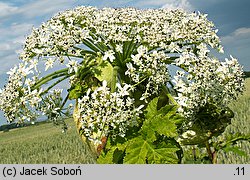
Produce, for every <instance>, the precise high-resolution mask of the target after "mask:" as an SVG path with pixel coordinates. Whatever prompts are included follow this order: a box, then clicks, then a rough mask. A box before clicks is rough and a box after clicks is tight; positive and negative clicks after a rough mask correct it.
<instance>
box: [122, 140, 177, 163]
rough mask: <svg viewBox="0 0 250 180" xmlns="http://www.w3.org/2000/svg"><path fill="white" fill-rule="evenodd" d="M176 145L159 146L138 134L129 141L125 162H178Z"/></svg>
mask: <svg viewBox="0 0 250 180" xmlns="http://www.w3.org/2000/svg"><path fill="white" fill-rule="evenodd" d="M178 150H179V148H177V147H176V146H175V145H172V146H170V145H167V144H165V146H161V147H160V148H157V147H156V146H155V145H154V144H153V143H151V142H149V141H148V140H145V139H143V137H142V136H138V137H136V138H134V139H132V140H130V141H129V142H128V146H127V148H126V156H125V158H124V163H127V164H147V163H150V164H151V163H171V164H173V163H178V158H177V156H176V151H178Z"/></svg>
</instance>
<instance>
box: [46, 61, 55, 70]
mask: <svg viewBox="0 0 250 180" xmlns="http://www.w3.org/2000/svg"><path fill="white" fill-rule="evenodd" d="M54 62H55V60H54V59H52V58H49V59H48V60H47V61H46V62H45V71H47V70H48V69H49V68H52V67H53V65H54Z"/></svg>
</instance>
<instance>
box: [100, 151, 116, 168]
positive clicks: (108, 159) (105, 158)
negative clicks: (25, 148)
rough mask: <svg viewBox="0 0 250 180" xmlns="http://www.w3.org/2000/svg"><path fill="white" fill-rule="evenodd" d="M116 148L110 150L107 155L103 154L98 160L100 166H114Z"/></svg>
mask: <svg viewBox="0 0 250 180" xmlns="http://www.w3.org/2000/svg"><path fill="white" fill-rule="evenodd" d="M115 150H116V148H112V149H109V150H108V151H107V153H105V152H103V151H102V152H101V154H100V156H99V157H98V159H97V163H98V164H114V162H113V154H114V151H115Z"/></svg>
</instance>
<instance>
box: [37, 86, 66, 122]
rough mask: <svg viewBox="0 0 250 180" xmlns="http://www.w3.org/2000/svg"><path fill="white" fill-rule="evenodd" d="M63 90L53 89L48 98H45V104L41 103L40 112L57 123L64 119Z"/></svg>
mask: <svg viewBox="0 0 250 180" xmlns="http://www.w3.org/2000/svg"><path fill="white" fill-rule="evenodd" d="M62 91H63V90H62V89H53V90H51V91H50V92H49V93H48V94H47V96H45V97H43V103H41V105H40V108H39V110H40V111H41V112H42V114H43V115H46V116H47V117H48V118H49V120H51V121H54V122H56V121H57V120H58V119H59V118H60V117H62V114H61V112H62V111H61V110H62V107H61V105H62V100H63V99H62V96H61V94H62Z"/></svg>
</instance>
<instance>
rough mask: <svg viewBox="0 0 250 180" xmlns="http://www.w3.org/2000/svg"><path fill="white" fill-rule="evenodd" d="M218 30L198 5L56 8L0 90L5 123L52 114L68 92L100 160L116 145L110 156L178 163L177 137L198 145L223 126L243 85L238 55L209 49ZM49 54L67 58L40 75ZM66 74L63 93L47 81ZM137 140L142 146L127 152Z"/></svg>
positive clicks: (51, 61) (57, 114)
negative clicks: (216, 54) (186, 8)
mask: <svg viewBox="0 0 250 180" xmlns="http://www.w3.org/2000/svg"><path fill="white" fill-rule="evenodd" d="M216 33H217V30H216V29H215V27H214V24H213V23H212V22H211V21H209V20H208V19H207V18H206V15H204V14H201V13H199V12H198V13H196V12H194V13H187V12H185V11H183V10H168V9H147V10H140V9H135V8H116V9H113V8H103V9H97V8H95V7H85V6H80V7H76V8H75V9H72V10H67V11H65V12H60V13H58V14H57V15H55V16H54V17H52V18H51V19H50V20H48V21H47V22H46V23H43V24H42V25H41V26H40V27H39V28H34V29H33V30H32V33H31V34H30V35H29V36H28V37H27V38H26V42H25V45H24V48H23V52H22V53H21V54H20V59H21V62H20V64H19V65H18V66H15V67H14V68H12V69H11V70H10V71H9V72H8V74H9V75H10V76H9V81H8V83H7V84H6V85H5V87H4V88H3V89H2V90H1V91H0V109H1V110H2V111H3V112H4V114H5V116H6V118H7V119H8V121H9V122H14V121H17V122H25V121H35V120H36V119H37V117H39V116H40V115H41V114H43V115H47V116H48V117H49V118H50V119H51V120H52V121H53V122H58V121H59V120H60V118H61V115H62V114H65V112H64V111H65V109H67V111H68V110H69V108H70V107H72V105H71V106H69V107H64V106H67V103H66V101H67V100H68V99H69V100H74V101H75V110H74V112H73V117H74V120H75V123H76V126H77V131H78V133H79V135H80V136H81V137H82V140H83V141H85V142H87V143H88V144H89V147H90V149H92V151H93V152H94V154H96V156H97V157H99V159H100V161H101V159H103V160H104V159H105V158H107V159H108V156H112V157H116V156H115V155H114V156H113V155H112V153H118V154H116V155H117V157H120V159H116V160H114V159H113V161H112V163H126V162H127V163H176V162H181V157H182V155H181V154H180V153H181V152H182V151H181V148H182V147H183V146H186V145H202V146H206V145H207V142H208V140H210V139H211V138H212V137H213V136H218V135H220V134H221V133H222V132H223V131H224V129H225V127H226V126H227V125H228V124H230V122H231V118H232V112H231V110H230V109H229V108H228V107H227V104H228V103H229V102H230V101H232V100H234V99H236V98H237V96H238V94H240V93H241V92H243V90H244V82H243V71H242V67H241V66H240V65H239V63H238V61H237V59H235V58H233V57H230V58H231V59H226V60H225V61H219V60H218V59H216V58H215V57H214V56H212V55H211V54H210V50H209V49H211V48H213V49H216V50H217V51H219V52H223V48H222V46H221V44H220V39H219V37H218V36H217V34H216ZM56 62H59V63H61V65H64V66H65V67H64V68H63V69H61V70H57V71H55V72H52V73H51V74H48V75H45V76H44V77H41V74H42V72H43V69H44V70H45V71H47V70H48V69H51V68H53V66H54V65H55V63H56ZM42 65H44V66H45V68H43V67H42ZM173 67H175V68H173ZM41 68H42V69H41ZM176 69H177V70H176ZM173 70H174V71H175V72H174V73H170V71H173ZM66 79H68V81H69V84H70V88H68V89H67V91H68V93H67V94H68V95H67V96H66V98H62V97H61V95H62V90H59V89H54V87H55V86H58V85H59V84H60V83H61V82H65V80H66ZM13 103H14V104H13ZM153 106H156V107H157V108H156V109H155V107H153ZM157 113H158V114H157ZM152 114H153V115H152ZM162 123H164V124H162ZM149 125H150V127H151V129H150V128H147V127H148V126H149ZM208 134H209V135H208ZM210 135H211V136H210ZM104 140H105V143H104ZM140 143H141V144H144V145H145V144H146V145H147V146H145V148H144V150H145V151H147V152H148V154H147V153H144V155H145V157H144V159H140V158H139V159H138V161H135V160H134V159H133V157H132V155H131V154H134V155H135V156H136V157H137V154H136V153H134V151H133V150H136V149H137V148H138V147H141V144H140ZM106 144H107V146H106ZM167 144H171V146H172V148H169V146H167ZM100 147H101V150H102V152H98V151H99V150H100ZM149 147H150V148H149ZM218 147H219V146H218ZM98 148H99V150H98V151H97V149H98ZM147 148H149V149H147ZM162 148H163V149H165V150H164V151H163V149H162ZM209 149H210V148H208V156H209V157H210V158H211V153H210V151H209ZM152 150H153V152H151V151H152ZM141 152H143V151H141ZM149 152H151V153H149ZM119 153H121V154H119ZM154 153H156V154H158V155H159V157H157V156H158V155H157V156H156V155H155V156H154V157H155V158H156V157H157V158H158V159H157V158H156V159H154V158H153V157H151V154H154ZM164 153H165V154H164ZM125 155H126V156H125ZM177 156H178V158H179V160H176V158H177ZM140 157H141V156H140ZM178 158H177V159H178ZM107 159H105V162H106V163H108V162H107V161H108V160H107ZM109 159H112V158H109Z"/></svg>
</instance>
